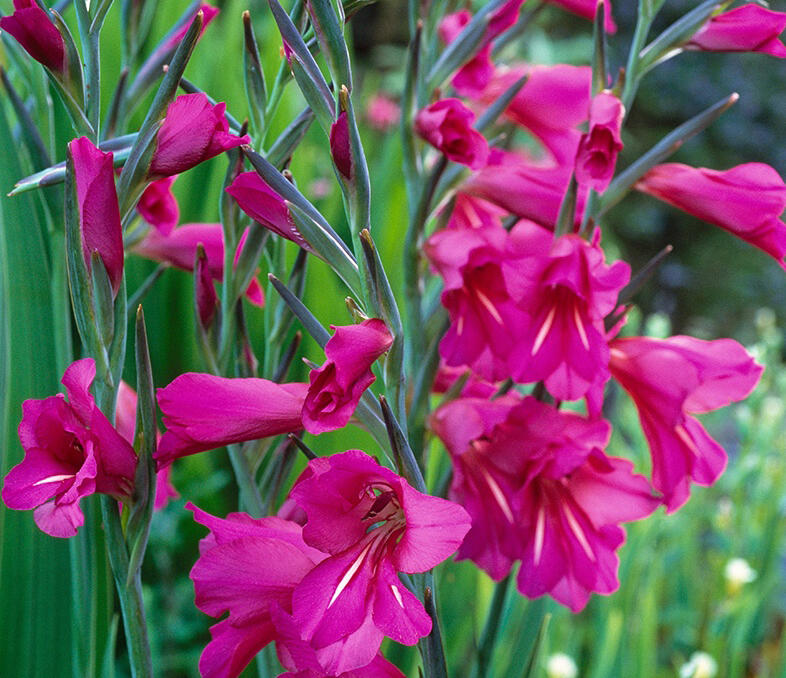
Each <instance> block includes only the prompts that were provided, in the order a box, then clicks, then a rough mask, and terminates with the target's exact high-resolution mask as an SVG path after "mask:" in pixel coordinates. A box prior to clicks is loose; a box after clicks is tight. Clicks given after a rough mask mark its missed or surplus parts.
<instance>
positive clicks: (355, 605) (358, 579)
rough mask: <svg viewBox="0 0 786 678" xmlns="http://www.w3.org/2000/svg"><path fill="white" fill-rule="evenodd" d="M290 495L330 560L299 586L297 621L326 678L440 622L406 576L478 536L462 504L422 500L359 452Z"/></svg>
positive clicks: (320, 469)
mask: <svg viewBox="0 0 786 678" xmlns="http://www.w3.org/2000/svg"><path fill="white" fill-rule="evenodd" d="M290 496H291V497H292V499H294V501H295V502H296V503H297V504H299V505H300V507H301V508H302V509H303V510H304V511H305V513H306V515H307V516H308V520H307V522H306V524H305V527H304V528H303V539H304V541H305V542H306V544H308V545H309V546H312V547H314V548H317V549H319V550H321V551H324V552H326V553H329V554H330V557H329V558H327V559H325V560H323V561H322V562H321V563H320V564H319V565H317V566H316V567H315V568H314V569H313V570H311V572H309V573H308V574H306V576H305V577H304V578H303V580H302V581H301V582H300V583H299V584H298V585H297V588H296V589H295V591H294V594H293V596H292V618H293V622H294V625H295V627H296V628H297V629H298V631H299V633H300V637H301V639H302V640H304V641H306V642H308V643H309V644H310V645H311V647H312V648H313V649H314V650H315V652H316V654H317V657H318V659H319V662H320V664H321V665H322V667H323V668H324V669H325V672H326V674H327V675H330V676H333V675H337V674H341V673H342V672H345V671H352V670H353V669H357V668H360V667H362V666H365V665H367V664H369V662H371V661H373V659H374V657H375V656H376V654H377V652H378V650H379V645H380V643H381V642H382V638H383V636H389V637H390V638H392V639H393V640H395V641H396V642H399V643H403V644H405V645H414V644H415V643H416V642H417V641H418V639H419V638H422V637H423V636H425V635H428V633H429V632H430V631H431V618H430V617H429V615H428V614H427V613H426V611H425V610H424V609H423V605H422V604H421V603H420V601H419V600H418V599H417V598H416V597H415V596H414V595H413V594H412V593H411V592H410V591H409V590H408V589H407V588H405V587H404V586H403V585H402V583H401V581H400V580H399V577H398V575H397V573H398V572H407V573H414V572H425V571H426V570H429V569H431V568H432V567H434V566H436V565H437V564H438V563H441V562H442V561H443V560H445V559H446V558H447V557H448V556H450V555H451V554H452V553H453V552H454V551H455V550H456V548H457V547H458V546H459V545H460V544H461V541H462V539H463V538H464V535H465V534H466V532H467V530H468V529H469V516H468V515H467V513H466V511H464V510H463V509H462V508H461V507H460V506H457V505H456V504H453V503H452V502H449V501H446V500H445V499H439V498H437V497H430V496H428V495H424V494H421V493H420V492H418V491H416V490H414V489H413V488H412V487H410V485H409V484H408V483H407V482H406V481H405V480H404V479H403V478H401V477H400V476H398V475H396V474H395V473H393V472H392V471H390V470H388V469H386V468H383V467H382V466H380V465H379V464H377V463H376V462H375V461H374V460H373V459H372V458H371V457H369V456H368V455H367V454H364V453H363V452H360V451H359V450H350V451H348V452H345V453H343V454H337V455H334V456H332V457H329V458H319V459H313V460H312V461H310V462H309V464H308V467H307V468H306V470H305V471H304V472H303V474H302V475H301V476H300V478H299V479H298V480H297V482H296V483H295V486H294V487H293V488H292V492H291V493H290Z"/></svg>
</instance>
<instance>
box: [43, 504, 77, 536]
mask: <svg viewBox="0 0 786 678" xmlns="http://www.w3.org/2000/svg"><path fill="white" fill-rule="evenodd" d="M33 519H34V520H35V524H36V525H38V527H39V528H40V529H41V531H42V532H46V534H48V535H50V536H52V537H73V536H74V535H75V534H76V531H77V529H78V528H79V527H81V526H82V525H84V522H85V516H84V514H83V513H82V509H80V508H79V503H78V502H74V503H71V504H69V503H65V504H59V505H58V504H57V503H56V501H55V500H53V501H49V502H47V503H46V504H41V506H39V507H38V508H37V509H36V510H35V511H34V512H33Z"/></svg>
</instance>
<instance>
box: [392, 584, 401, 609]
mask: <svg viewBox="0 0 786 678" xmlns="http://www.w3.org/2000/svg"><path fill="white" fill-rule="evenodd" d="M390 590H391V591H393V596H394V597H395V599H396V602H397V603H398V604H399V605H400V606H401V609H402V610H403V609H404V601H403V600H402V599H401V593H400V592H399V590H398V587H396V585H395V584H391V585H390Z"/></svg>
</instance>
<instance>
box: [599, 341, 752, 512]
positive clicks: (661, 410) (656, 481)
mask: <svg viewBox="0 0 786 678" xmlns="http://www.w3.org/2000/svg"><path fill="white" fill-rule="evenodd" d="M610 347H611V352H610V353H611V360H610V363H609V368H610V370H611V375H612V376H613V377H614V379H616V381H618V382H619V384H620V385H621V386H622V388H624V389H625V390H626V391H627V392H628V394H629V395H630V397H631V398H632V399H633V402H634V403H635V404H636V408H637V409H638V411H639V419H640V420H641V427H642V429H643V431H644V435H645V436H646V438H647V441H648V442H649V446H650V452H651V455H652V484H653V485H654V487H655V489H657V490H658V491H659V492H661V493H662V494H663V503H664V504H665V505H666V510H667V511H668V512H669V513H671V512H673V511H676V510H677V509H678V508H679V507H680V506H682V505H683V504H684V503H685V502H686V501H687V500H688V497H689V495H690V484H691V482H694V483H696V484H698V485H711V484H712V483H714V482H715V480H717V478H718V476H719V475H720V474H721V473H722V472H723V470H724V468H725V467H726V453H725V452H724V451H723V448H722V447H721V446H720V445H719V444H718V443H717V442H716V441H715V440H713V439H712V438H711V437H710V435H709V434H708V433H707V431H706V430H705V429H704V427H703V426H702V425H701V424H700V423H699V421H698V419H696V418H695V417H693V416H691V415H693V414H701V413H704V412H709V411H711V410H715V409H717V408H719V407H723V406H725V405H728V404H729V403H732V402H735V401H737V400H742V399H743V398H745V397H747V396H748V394H750V392H751V391H752V390H753V389H754V387H755V386H756V384H757V383H758V381H759V378H760V377H761V373H762V371H763V368H762V367H761V365H758V364H757V363H756V362H755V361H754V360H753V357H752V356H751V355H750V354H749V353H748V352H747V351H746V350H745V349H744V348H743V347H742V346H741V345H740V344H738V343H737V342H736V341H733V340H731V339H717V340H715V341H704V340H702V339H695V338H693V337H686V336H676V337H669V338H668V339H652V338H648V337H631V338H627V339H615V340H614V341H612V342H611V344H610Z"/></svg>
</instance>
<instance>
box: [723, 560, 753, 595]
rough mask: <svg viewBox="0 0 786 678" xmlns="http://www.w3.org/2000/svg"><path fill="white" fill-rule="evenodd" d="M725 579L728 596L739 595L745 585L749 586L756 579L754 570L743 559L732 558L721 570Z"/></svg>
mask: <svg viewBox="0 0 786 678" xmlns="http://www.w3.org/2000/svg"><path fill="white" fill-rule="evenodd" d="M723 576H724V577H725V578H726V591H727V592H728V594H729V595H730V596H733V595H734V594H736V593H739V591H740V589H741V588H742V587H743V586H745V584H750V583H751V582H752V581H754V580H755V579H756V570H754V569H753V568H752V567H751V566H750V565H749V564H748V561H747V560H745V559H744V558H732V559H731V560H730V561H729V562H728V563H726V567H725V568H724V569H723Z"/></svg>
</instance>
